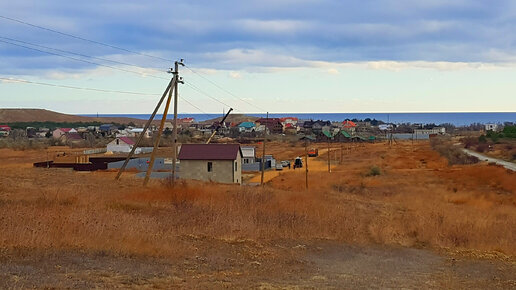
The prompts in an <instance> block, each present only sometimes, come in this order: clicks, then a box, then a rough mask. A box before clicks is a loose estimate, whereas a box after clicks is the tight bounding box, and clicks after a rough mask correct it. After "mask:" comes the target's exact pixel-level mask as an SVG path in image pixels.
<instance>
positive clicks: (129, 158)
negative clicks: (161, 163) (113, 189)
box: [115, 78, 176, 180]
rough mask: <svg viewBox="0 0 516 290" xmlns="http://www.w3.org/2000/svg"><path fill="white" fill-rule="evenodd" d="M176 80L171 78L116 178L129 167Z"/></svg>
mask: <svg viewBox="0 0 516 290" xmlns="http://www.w3.org/2000/svg"><path fill="white" fill-rule="evenodd" d="M175 81H176V80H175V78H172V79H171V80H170V82H169V83H168V86H167V88H166V89H165V92H164V93H163V95H162V96H161V99H160V100H159V102H158V104H157V105H156V108H154V111H153V112H152V114H151V116H150V118H149V120H147V123H145V126H144V127H143V131H142V133H141V134H140V136H139V137H138V139H137V140H136V143H135V144H134V145H133V148H132V149H131V152H129V155H127V158H126V159H125V161H124V164H123V165H122V167H121V168H120V170H119V171H118V173H117V175H116V177H115V180H118V179H120V176H122V173H123V172H124V171H125V168H126V167H127V164H128V163H129V160H131V157H133V155H134V151H136V148H138V146H139V145H140V143H141V142H142V140H143V136H144V135H145V132H147V130H148V129H149V126H150V124H151V123H152V120H154V117H155V116H156V113H157V112H158V110H159V108H160V107H161V104H162V103H163V100H164V99H165V97H166V96H167V93H168V91H169V90H171V89H172V88H173V87H174V82H175Z"/></svg>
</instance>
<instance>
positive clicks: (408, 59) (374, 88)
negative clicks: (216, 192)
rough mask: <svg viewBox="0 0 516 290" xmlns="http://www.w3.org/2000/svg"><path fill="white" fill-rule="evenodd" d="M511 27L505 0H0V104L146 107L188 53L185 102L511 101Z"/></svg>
mask: <svg viewBox="0 0 516 290" xmlns="http://www.w3.org/2000/svg"><path fill="white" fill-rule="evenodd" d="M8 18H9V19H8ZM15 20H18V21H15ZM19 21H21V22H25V24H24V23H20V22H19ZM26 23H28V24H26ZM35 26H40V27H43V28H46V29H40V28H37V27H35ZM514 27H516V2H515V1H467V0H455V1H444V0H425V1H409V0H396V1H395V0H371V1H345V0H340V1H337V0H319V1H315V0H296V1H294V0H274V1H272V0H261V1H236V0H235V1H233V0H231V1H208V0H190V1H183V0H177V1H161V0H157V1H131V0H124V1H120V0H112V1H98V0H90V1H79V2H78V1H65V0H48V1H36V0H34V1H25V0H18V1H1V2H0V107H1V108H44V109H49V110H55V111H59V112H64V113H75V114H91V113H100V114H108V113H119V114H124V113H125V114H129V113H142V114H144V113H150V112H152V110H153V108H154V106H155V105H156V103H157V101H158V99H159V96H160V95H161V94H162V93H163V91H164V89H165V88H166V86H167V84H168V81H169V79H170V77H171V75H170V74H167V70H168V69H169V68H170V67H172V66H173V61H174V60H178V59H184V62H185V64H186V65H187V67H181V68H180V75H181V76H182V77H183V79H184V81H185V84H180V85H179V99H180V100H179V105H178V111H179V112H181V113H201V112H208V113H213V112H217V113H218V112H222V111H223V110H226V111H227V109H228V108H229V107H233V108H234V109H235V111H236V112H237V113H251V112H264V111H269V112H276V113H279V112H293V113H294V112H331V113H334V112H343V113H345V112H355V113H356V112H513V111H516V97H515V95H516V82H515V81H514V80H515V78H514V76H516V34H514V33H513V31H514ZM51 30H54V31H59V32H61V33H55V32H53V31H51ZM66 34H67V35H66ZM68 35H73V36H76V37H70V36H68ZM84 39H87V40H91V41H86V40H84ZM95 42H100V43H104V44H109V45H111V47H109V46H104V45H99V44H98V43H95ZM113 46H115V47H117V48H123V49H117V48H113ZM45 51H46V52H50V54H49V53H45ZM71 53H73V54H71ZM149 55H150V56H153V57H150V56H149ZM63 56H64V57H63ZM92 57H93V58H92ZM122 63H124V64H122ZM126 64H130V65H131V66H128V65H126ZM20 81H25V82H20ZM27 81H28V82H32V83H28V82H27ZM35 83H40V84H39V85H38V84H35ZM42 83H44V84H47V85H41V84H42ZM49 84H50V85H57V86H69V87H70V86H72V87H78V88H91V89H97V90H108V91H118V92H117V93H115V92H100V91H92V90H79V89H71V88H63V87H56V86H49ZM120 91H123V92H132V94H127V93H122V92H120ZM134 93H141V94H134Z"/></svg>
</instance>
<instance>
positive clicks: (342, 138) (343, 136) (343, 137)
mask: <svg viewBox="0 0 516 290" xmlns="http://www.w3.org/2000/svg"><path fill="white" fill-rule="evenodd" d="M334 139H335V141H336V142H350V141H351V140H352V139H351V134H349V133H348V132H347V131H346V130H340V131H339V133H338V134H336V135H335V136H334Z"/></svg>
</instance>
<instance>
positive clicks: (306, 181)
mask: <svg viewBox="0 0 516 290" xmlns="http://www.w3.org/2000/svg"><path fill="white" fill-rule="evenodd" d="M305 188H306V189H308V140H306V141H305Z"/></svg>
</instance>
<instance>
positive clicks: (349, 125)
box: [342, 120, 357, 132]
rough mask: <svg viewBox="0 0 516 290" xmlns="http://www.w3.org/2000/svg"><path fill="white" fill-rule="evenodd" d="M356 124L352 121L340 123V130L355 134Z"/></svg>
mask: <svg viewBox="0 0 516 290" xmlns="http://www.w3.org/2000/svg"><path fill="white" fill-rule="evenodd" d="M356 127H357V124H356V123H355V122H353V121H350V120H346V121H344V122H342V128H343V129H344V130H346V131H348V132H355V129H356Z"/></svg>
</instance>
